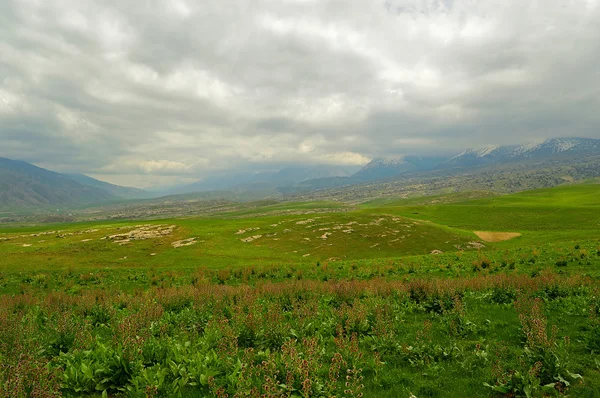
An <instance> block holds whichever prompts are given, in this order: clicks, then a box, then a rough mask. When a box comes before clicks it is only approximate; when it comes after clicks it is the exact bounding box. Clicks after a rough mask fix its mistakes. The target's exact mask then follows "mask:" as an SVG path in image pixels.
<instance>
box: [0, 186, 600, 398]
mask: <svg viewBox="0 0 600 398" xmlns="http://www.w3.org/2000/svg"><path fill="white" fill-rule="evenodd" d="M599 231H600V185H598V184H595V183H587V184H573V185H565V186H561V187H557V188H551V189H540V190H533V191H526V192H521V193H518V194H513V195H505V196H497V195H493V194H491V193H488V192H472V193H460V194H456V193H450V194H447V195H441V196H436V197H426V198H409V199H393V200H390V199H386V200H375V201H370V202H366V203H362V204H357V205H348V204H343V203H337V202H336V203H334V202H316V203H271V202H261V203H256V204H255V205H253V206H243V207H242V206H241V207H240V208H239V209H238V210H235V211H231V212H227V213H218V214H213V215H210V216H204V217H186V218H177V219H161V220H152V221H103V222H93V223H92V222H87V223H70V224H52V225H23V226H15V225H7V226H3V227H1V228H0V264H1V265H0V294H1V295H2V296H1V297H2V300H1V301H0V364H1V367H0V395H3V396H11V397H12V396H14V397H29V396H36V397H37V396H98V397H100V396H105V397H108V396H114V397H138V396H139V397H146V396H187V397H197V396H198V397H203V396H216V397H225V396H229V397H234V396H236V397H254V396H265V397H334V396H335V397H359V396H364V397H370V396H372V397H380V396H381V397H411V396H415V397H446V396H447V397H456V396H469V397H470V396H473V397H489V396H505V397H517V396H526V397H545V396H582V397H595V396H600V361H599V360H598V357H597V355H598V353H599V351H600V302H599V297H600V283H599V277H600V235H599ZM476 232H477V234H476ZM481 232H487V233H488V234H487V235H486V234H483V235H482V234H481ZM503 233H511V234H513V235H503ZM509 238H510V239H509Z"/></svg>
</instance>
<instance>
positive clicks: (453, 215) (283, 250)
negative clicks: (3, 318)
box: [0, 184, 600, 397]
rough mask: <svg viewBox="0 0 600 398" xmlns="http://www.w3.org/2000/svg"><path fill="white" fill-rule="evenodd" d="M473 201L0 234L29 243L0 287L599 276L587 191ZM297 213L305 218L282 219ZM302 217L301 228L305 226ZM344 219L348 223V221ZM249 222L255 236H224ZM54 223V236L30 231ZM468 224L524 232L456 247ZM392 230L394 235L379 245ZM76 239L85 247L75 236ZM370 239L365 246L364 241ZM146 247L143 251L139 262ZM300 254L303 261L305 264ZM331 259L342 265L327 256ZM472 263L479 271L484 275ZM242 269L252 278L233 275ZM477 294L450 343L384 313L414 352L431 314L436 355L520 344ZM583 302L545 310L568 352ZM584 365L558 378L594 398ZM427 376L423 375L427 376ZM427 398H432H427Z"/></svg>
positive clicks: (450, 375) (478, 374)
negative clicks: (145, 228)
mask: <svg viewBox="0 0 600 398" xmlns="http://www.w3.org/2000/svg"><path fill="white" fill-rule="evenodd" d="M475 196H476V197H477V198H478V199H473V197H472V196H462V195H450V196H444V197H439V198H433V199H432V200H431V201H425V202H422V200H423V199H410V200H406V201H392V202H390V201H385V202H381V201H377V202H370V203H368V204H366V205H364V206H363V208H362V209H359V210H350V211H345V212H336V211H338V210H348V209H343V208H342V206H340V205H336V204H330V203H313V204H310V203H300V204H284V205H269V206H263V207H257V208H252V209H247V210H242V211H238V212H232V213H228V214H226V215H219V216H215V217H211V218H203V219H198V218H187V219H172V220H160V221H153V222H152V223H156V224H176V225H177V226H178V229H177V230H176V232H175V233H174V234H173V235H172V236H168V237H164V238H160V239H156V240H146V241H137V242H133V243H132V244H130V245H127V246H119V245H117V244H114V243H111V242H109V241H107V240H101V238H102V237H104V236H106V235H109V234H113V233H118V232H123V230H125V231H127V230H129V229H131V228H133V226H135V225H138V224H142V223H143V222H127V221H123V222H102V223H79V224H65V225H51V226H44V227H35V226H33V227H27V228H11V229H8V228H7V229H3V230H2V233H0V238H2V237H3V236H4V237H6V236H14V235H17V234H18V235H20V234H23V235H28V236H25V237H19V238H17V239H12V240H9V241H4V242H1V241H0V258H2V259H3V261H2V263H1V264H2V265H1V266H0V293H9V294H15V293H18V292H48V291H66V292H68V293H70V294H75V295H79V294H81V293H82V292H86V291H88V290H89V291H93V290H95V289H100V290H106V291H107V292H111V291H120V290H134V289H135V290H138V289H150V288H152V287H153V286H158V287H163V286H164V287H170V286H190V284H197V283H206V284H217V283H224V284H232V285H235V284H243V283H251V284H253V283H257V284H258V283H260V282H263V281H274V282H278V281H283V282H284V283H288V282H289V283H293V281H298V280H299V279H301V278H302V279H318V280H348V279H359V280H363V279H364V280H372V279H377V278H381V279H388V280H390V279H391V280H408V281H410V280H414V279H416V280H418V279H430V278H434V277H436V278H461V277H473V276H475V275H489V276H493V275H494V274H496V273H507V274H509V275H514V276H517V275H523V274H525V275H527V278H529V275H532V276H533V275H539V274H540V272H541V270H542V269H544V268H545V269H552V270H554V271H557V272H560V273H561V274H562V275H564V276H565V277H566V276H569V275H589V276H591V277H592V278H595V280H597V278H598V277H599V276H600V244H599V241H598V236H597V230H598V222H599V221H600V220H599V219H598V218H599V217H600V186H599V185H593V184H589V185H573V186H567V187H561V188H554V189H544V190H536V191H530V192H525V193H521V194H516V195H509V196H501V197H492V198H483V199H480V197H481V196H480V195H475ZM438 200H439V201H440V202H439V203H444V202H451V203H446V204H439V203H433V204H432V202H435V201H438ZM466 200H468V201H466ZM423 203H425V204H423ZM297 212H307V214H294V213H297ZM309 219H314V220H313V221H311V222H307V220H309ZM298 222H300V224H298ZM349 223H358V224H352V225H347V224H349ZM144 224H145V223H144ZM341 225H343V226H344V227H348V228H352V229H353V231H352V232H351V233H344V232H343V229H334V228H336V227H337V226H341ZM117 228H120V229H117ZM248 228H260V229H258V230H254V231H247V232H245V233H242V234H236V232H238V231H239V230H241V229H248ZM323 228H329V229H327V230H325V229H323ZM59 229H60V230H63V231H62V232H60V233H59V232H57V233H53V234H51V235H44V236H29V235H30V234H32V233H38V232H43V231H56V230H59ZM90 229H98V231H97V232H87V233H83V234H81V235H71V236H65V237H62V238H59V237H57V235H59V234H64V233H65V232H78V231H86V230H90ZM320 229H323V230H320ZM285 230H290V231H289V232H284V231H285ZM473 230H496V231H516V232H521V233H523V236H522V237H520V238H517V239H514V240H511V241H507V242H500V243H495V244H486V248H485V249H483V250H482V251H477V250H468V251H465V252H460V251H458V250H456V249H455V248H454V245H455V244H462V245H464V244H465V243H466V242H469V241H471V240H475V239H476V238H475V237H474V235H473V234H472V231H473ZM395 231H398V232H395ZM325 232H332V233H333V234H332V235H331V236H329V237H328V238H327V239H326V240H325V239H320V238H319V237H320V236H322V234H324V233H325ZM275 233H276V234H277V235H275ZM255 234H261V235H263V237H261V238H259V239H257V240H255V241H253V242H250V243H244V242H241V241H240V239H241V238H245V237H248V236H252V235H255ZM264 235H271V236H264ZM409 235H410V236H409ZM400 236H405V238H403V239H401V240H398V241H395V242H391V241H393V240H394V239H398V238H399V237H400ZM188 237H198V239H199V243H198V244H196V245H194V246H189V247H184V248H179V249H174V248H172V246H171V242H173V241H175V240H179V239H184V238H188ZM305 238H309V239H310V241H309V240H306V239H305ZM85 239H92V240H91V241H88V242H82V241H83V240H85ZM42 241H43V242H42ZM376 244H378V246H374V245H376ZM24 245H31V246H24ZM330 245H331V246H330ZM433 249H442V250H443V251H444V252H445V253H444V254H441V255H435V256H434V255H430V254H428V253H429V252H430V251H431V250H433ZM153 253H155V254H156V255H154V256H152V255H151V254H153ZM305 254H310V256H308V257H304V255H305ZM331 257H338V258H339V259H340V260H341V261H336V262H331V261H329V262H328V261H327V259H330V258H331ZM317 262H321V264H320V265H319V266H317V265H316V263H317ZM562 262H564V264H566V265H562V266H561V267H557V265H556V264H559V263H562ZM483 264H491V265H490V266H489V267H488V268H483V267H482V265H483ZM246 270H251V272H247V273H243V271H246ZM244 278H249V279H248V280H246V279H244ZM199 281H200V282H199ZM488 296H489V293H487V292H482V293H477V294H476V293H472V294H470V295H467V296H466V297H465V305H466V308H467V315H468V319H469V321H471V322H473V323H474V324H475V325H477V328H478V331H477V332H474V333H472V334H471V335H469V336H468V338H465V339H464V340H457V339H452V338H449V336H448V334H447V330H446V329H445V328H444V326H443V323H440V322H441V321H440V317H439V316H437V315H431V314H428V313H423V312H418V311H416V310H415V311H413V310H410V311H409V312H407V313H406V314H405V315H406V316H403V317H400V318H398V319H396V321H395V322H396V323H397V324H396V325H395V328H396V329H397V330H399V331H401V334H400V337H399V339H400V341H401V342H405V343H406V344H413V343H414V342H415V340H416V339H417V337H418V333H420V332H421V329H422V328H423V323H424V322H425V321H427V320H430V321H432V322H434V329H433V332H432V333H433V340H434V341H435V342H436V343H438V344H441V345H442V346H444V347H445V346H451V345H452V344H455V341H454V340H456V341H458V343H456V344H458V345H459V347H460V349H461V350H463V352H465V354H464V355H465V358H471V357H470V356H468V355H467V354H466V353H468V352H471V351H473V352H474V350H475V348H474V346H475V344H478V345H481V346H483V347H487V345H488V344H490V348H488V349H487V350H488V351H489V352H490V353H491V352H492V348H491V347H492V346H493V345H494V344H495V343H496V342H507V343H508V344H510V345H511V346H514V347H518V346H520V344H521V341H520V340H519V324H518V319H517V316H516V313H515V312H514V309H512V308H511V306H510V305H498V304H491V303H490V302H489V298H488ZM366 297H368V295H366ZM582 300H583V298H581V297H578V296H572V297H571V296H569V297H565V298H559V299H557V300H556V301H552V302H549V303H548V318H549V324H555V323H556V324H558V325H559V327H560V336H563V335H569V336H571V338H572V339H573V341H574V342H575V348H576V349H577V350H582V348H581V347H583V345H582V344H583V343H580V342H579V340H581V339H583V337H581V338H580V337H579V336H586V333H587V329H584V328H586V327H587V328H589V327H588V326H587V323H586V322H587V314H586V311H587V307H586V305H588V304H589V303H588V302H587V301H585V300H584V301H582ZM580 301H581V303H583V304H585V305H582V304H581V303H580ZM565 309H566V310H565ZM405 311H406V309H405ZM411 311H412V312H411ZM315 316H317V315H315ZM565 320H567V321H566V322H565ZM578 339H579V340H578ZM365 344H366V343H365ZM574 354H575V356H578V357H581V358H584V359H585V358H588V359H589V355H588V354H587V352H584V351H581V352H579V351H576V352H574ZM469 355H470V354H469ZM588 359H585V360H586V361H587V360H588ZM476 365H477V366H473V367H469V369H471V370H470V371H471V372H473V373H472V374H468V375H467V374H465V373H464V372H465V370H464V364H463V365H460V366H459V365H457V364H454V363H452V362H448V363H447V364H446V363H445V362H440V365H439V366H438V365H437V364H434V365H432V366H431V367H429V366H427V367H424V370H423V371H422V372H420V371H419V369H417V370H415V369H414V368H413V367H410V366H407V365H403V364H400V363H398V364H396V363H390V364H387V365H386V369H385V372H382V376H381V380H380V386H379V387H377V386H375V385H373V384H369V389H368V390H367V391H366V393H367V394H366V396H390V397H391V396H399V395H398V394H399V393H400V394H402V395H401V396H409V394H410V393H416V394H417V395H418V396H459V395H461V394H462V395H463V396H489V395H490V392H489V390H487V389H485V388H483V386H482V382H483V381H485V380H489V377H490V376H489V373H490V369H489V368H490V366H491V365H490V364H481V365H478V364H476ZM589 366H593V364H590V365H589ZM589 366H588V365H587V363H586V362H585V361H584V362H578V363H577V365H576V367H574V368H572V369H571V370H572V371H575V372H581V373H584V372H588V373H585V374H586V386H587V387H586V388H587V390H585V391H586V393H587V394H592V395H588V396H593V394H594V392H597V391H598V390H600V385H598V382H597V380H598V379H597V378H596V377H595V376H597V375H598V371H597V370H595V368H591V367H589ZM419 372H420V373H419ZM429 372H433V373H431V375H429V376H428V375H427V373H429ZM417 374H418V375H419V377H416V375H417ZM434 374H435V376H433V375H434ZM465 383H467V384H465ZM576 388H577V387H576ZM440 392H444V393H442V394H441V395H440ZM436 394H437V395H436ZM445 394H447V395H445ZM573 394H574V395H573V396H577V395H578V390H577V389H575V390H573Z"/></svg>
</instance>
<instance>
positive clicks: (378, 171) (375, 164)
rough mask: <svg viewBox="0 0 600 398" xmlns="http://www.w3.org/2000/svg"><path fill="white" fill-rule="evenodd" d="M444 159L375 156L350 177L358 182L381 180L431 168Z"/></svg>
mask: <svg viewBox="0 0 600 398" xmlns="http://www.w3.org/2000/svg"><path fill="white" fill-rule="evenodd" d="M444 160H445V158H439V157H417V156H403V157H399V158H377V159H373V160H372V161H371V162H369V163H368V164H367V165H366V166H364V167H363V168H362V169H360V170H359V171H358V172H357V173H356V174H354V175H352V177H351V178H352V179H353V180H356V181H360V182H367V181H376V180H382V179H385V178H390V177H395V176H398V175H401V174H405V173H410V172H415V171H425V170H431V169H432V168H433V167H435V166H436V165H437V164H439V163H441V162H443V161H444Z"/></svg>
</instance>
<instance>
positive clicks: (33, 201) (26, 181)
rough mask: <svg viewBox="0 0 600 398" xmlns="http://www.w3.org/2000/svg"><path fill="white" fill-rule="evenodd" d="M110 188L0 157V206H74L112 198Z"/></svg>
mask: <svg viewBox="0 0 600 398" xmlns="http://www.w3.org/2000/svg"><path fill="white" fill-rule="evenodd" d="M114 198H115V196H114V195H113V194H111V193H110V192H108V191H106V190H103V189H100V188H95V187H91V186H87V185H83V184H80V183H78V182H76V181H73V180H72V179H70V178H68V177H66V176H64V175H62V174H59V173H55V172H53V171H49V170H46V169H42V168H40V167H37V166H34V165H32V164H30V163H27V162H23V161H19V160H10V159H6V158H0V207H1V208H23V207H41V206H58V207H62V206H77V205H80V204H86V203H94V202H101V201H106V200H111V199H114Z"/></svg>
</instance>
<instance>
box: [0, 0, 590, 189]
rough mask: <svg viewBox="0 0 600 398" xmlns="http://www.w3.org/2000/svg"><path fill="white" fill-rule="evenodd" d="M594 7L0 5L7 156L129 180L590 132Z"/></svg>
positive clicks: (283, 0) (109, 0)
mask: <svg viewBox="0 0 600 398" xmlns="http://www.w3.org/2000/svg"><path fill="white" fill-rule="evenodd" d="M599 3H600V0H564V1H561V0H543V1H536V0H530V1H524V0H423V1H417V0H202V1H200V0H170V1H167V0H164V1H159V0H143V1H142V0H52V1H48V0H0V156H4V157H9V158H13V159H22V160H27V161H30V162H33V163H36V164H38V165H41V166H43V167H47V168H50V169H53V170H58V171H79V172H83V173H86V174H90V175H93V176H97V177H101V178H103V179H105V180H108V181H111V182H116V183H120V184H127V185H134V186H148V185H152V184H167V183H178V182H185V181H191V180H196V179H198V178H200V177H202V176H206V175H208V174H210V173H211V172H214V171H217V170H225V169H244V170H247V169H261V168H263V169H264V168H269V167H273V168H274V167H280V166H282V165H286V164H294V163H301V164H323V163H331V164H364V163H365V162H367V161H368V160H369V159H370V158H372V157H375V156H394V155H401V154H424V153H432V154H437V153H452V152H457V151H459V150H461V149H463V148H465V147H472V146H481V145H489V144H513V143H524V142H527V141H536V140H539V139H543V138H547V137H556V136H581V137H593V138H600V129H599V126H600V112H599V110H600V5H599Z"/></svg>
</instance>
